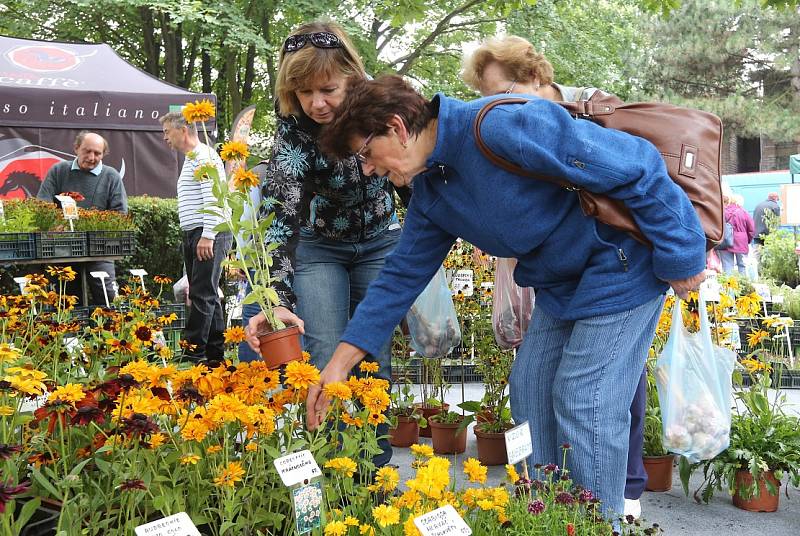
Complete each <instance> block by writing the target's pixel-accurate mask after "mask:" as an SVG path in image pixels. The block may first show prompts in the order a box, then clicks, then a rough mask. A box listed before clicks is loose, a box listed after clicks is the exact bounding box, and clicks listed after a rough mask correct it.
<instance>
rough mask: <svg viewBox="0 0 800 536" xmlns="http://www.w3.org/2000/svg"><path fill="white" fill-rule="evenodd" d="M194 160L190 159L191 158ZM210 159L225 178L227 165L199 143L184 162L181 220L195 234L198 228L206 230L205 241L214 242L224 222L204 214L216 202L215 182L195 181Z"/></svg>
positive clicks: (180, 208) (179, 187)
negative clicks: (212, 186) (198, 172)
mask: <svg viewBox="0 0 800 536" xmlns="http://www.w3.org/2000/svg"><path fill="white" fill-rule="evenodd" d="M190 155H191V156H192V157H193V158H189V156H190ZM209 160H210V161H211V162H212V163H213V164H214V165H215V166H216V167H217V172H218V173H219V176H220V177H225V166H224V165H223V163H222V159H221V158H220V157H219V155H217V153H216V151H214V149H212V148H211V147H209V146H208V145H206V144H205V143H199V144H198V145H197V147H195V148H194V150H193V151H190V152H189V153H188V154H187V155H186V158H185V159H184V161H183V168H182V169H181V174H180V176H179V177H178V219H179V221H180V225H181V230H183V231H191V230H192V229H197V228H198V227H202V228H203V238H209V239H211V240H213V239H214V237H215V236H216V235H217V232H216V231H215V230H214V228H215V227H216V226H217V225H218V224H219V223H220V222H221V221H222V219H221V218H220V217H218V216H214V215H212V214H204V213H202V212H200V210H201V209H203V207H204V206H205V205H207V204H210V203H212V202H214V195H213V193H212V192H211V181H210V180H204V181H198V180H197V179H195V178H194V172H195V170H196V169H197V168H198V167H200V166H201V165H202V164H204V163H206V162H209Z"/></svg>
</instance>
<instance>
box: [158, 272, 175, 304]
mask: <svg viewBox="0 0 800 536" xmlns="http://www.w3.org/2000/svg"><path fill="white" fill-rule="evenodd" d="M153 281H155V282H156V283H157V284H159V285H169V284H170V283H172V278H171V277H167V276H165V275H155V276H153ZM173 314H174V313H173Z"/></svg>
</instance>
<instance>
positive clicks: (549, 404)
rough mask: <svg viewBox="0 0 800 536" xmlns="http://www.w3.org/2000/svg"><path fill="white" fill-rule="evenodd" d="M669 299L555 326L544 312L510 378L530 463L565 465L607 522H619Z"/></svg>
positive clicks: (535, 319) (556, 322)
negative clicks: (639, 401) (633, 433)
mask: <svg viewBox="0 0 800 536" xmlns="http://www.w3.org/2000/svg"><path fill="white" fill-rule="evenodd" d="M663 303H664V297H663V296H659V297H658V298H655V299H652V300H650V301H649V302H647V303H645V304H644V305H640V306H638V307H635V308H633V309H630V310H628V311H624V312H621V313H615V314H609V315H602V316H594V317H590V318H586V319H582V320H576V321H566V320H558V319H556V318H553V317H551V316H550V315H548V314H547V313H545V312H544V311H543V310H542V308H541V307H537V308H536V309H535V310H534V312H533V318H532V319H531V324H530V326H529V328H528V332H527V333H526V335H525V340H524V341H523V342H522V345H521V346H520V348H519V351H518V353H517V358H516V361H515V362H514V367H513V369H512V372H511V381H510V384H511V408H512V412H513V416H514V420H515V422H518V423H522V422H524V421H528V422H529V423H530V427H531V434H532V437H533V455H532V456H531V457H530V459H529V463H531V464H534V463H541V464H548V463H554V464H558V465H560V464H561V463H562V451H561V445H562V444H564V443H569V445H570V446H571V447H572V448H571V450H570V451H569V453H568V454H567V469H569V471H570V474H571V477H572V479H573V481H574V482H575V483H576V484H580V485H581V486H583V487H585V488H588V489H590V490H592V492H593V493H594V494H595V495H596V496H597V497H599V498H600V500H601V501H602V502H603V506H602V508H603V511H604V513H605V514H606V515H607V516H608V517H613V516H614V515H615V514H621V512H622V511H623V507H624V500H623V499H624V490H625V480H626V466H627V456H628V440H629V434H630V421H631V413H630V406H631V402H632V401H633V397H634V393H635V391H636V388H637V385H638V383H639V379H640V377H641V374H642V370H643V369H644V363H645V359H646V358H647V351H648V349H649V347H650V343H651V342H652V340H653V335H654V333H655V328H656V324H657V322H658V317H659V314H660V312H661V308H662V306H663Z"/></svg>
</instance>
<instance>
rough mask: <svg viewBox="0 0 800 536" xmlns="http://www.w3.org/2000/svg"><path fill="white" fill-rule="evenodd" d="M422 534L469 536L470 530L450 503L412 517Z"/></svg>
mask: <svg viewBox="0 0 800 536" xmlns="http://www.w3.org/2000/svg"><path fill="white" fill-rule="evenodd" d="M414 525H416V527H417V529H419V531H420V532H421V533H422V536H469V535H470V534H472V530H471V529H470V528H469V527H468V526H467V524H466V523H465V522H464V520H463V519H461V516H459V515H458V512H456V509H455V508H453V505H452V504H447V505H445V506H442V507H441V508H437V509H436V510H434V511H433V512H428V513H427V514H424V515H421V516H419V517H416V518H414Z"/></svg>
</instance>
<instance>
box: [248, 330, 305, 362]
mask: <svg viewBox="0 0 800 536" xmlns="http://www.w3.org/2000/svg"><path fill="white" fill-rule="evenodd" d="M258 342H259V352H260V353H261V359H263V360H264V362H265V363H266V364H267V367H268V368H271V369H274V368H278V367H280V366H281V365H285V364H286V363H289V362H290V361H299V360H301V359H303V349H302V347H301V346H300V328H298V327H297V326H289V327H287V328H285V329H279V330H278V331H268V332H265V333H259V334H258Z"/></svg>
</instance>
